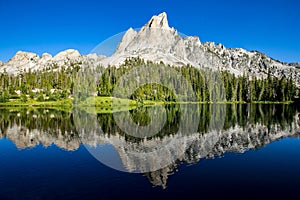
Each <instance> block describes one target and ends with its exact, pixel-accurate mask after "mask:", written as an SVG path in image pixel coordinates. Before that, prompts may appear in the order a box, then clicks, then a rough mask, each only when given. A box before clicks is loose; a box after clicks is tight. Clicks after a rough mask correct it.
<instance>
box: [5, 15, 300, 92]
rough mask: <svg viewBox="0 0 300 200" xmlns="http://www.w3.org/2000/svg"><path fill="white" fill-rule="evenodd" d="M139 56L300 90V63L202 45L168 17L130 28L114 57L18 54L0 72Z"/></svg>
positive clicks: (74, 52)
mask: <svg viewBox="0 0 300 200" xmlns="http://www.w3.org/2000/svg"><path fill="white" fill-rule="evenodd" d="M132 57H140V58H143V59H144V60H150V61H153V62H161V61H162V62H164V63H165V64H170V65H176V66H182V65H191V66H194V67H196V68H211V69H213V70H226V71H229V72H230V73H233V74H235V75H236V76H240V75H243V74H246V75H248V76H249V77H257V78H266V77H267V74H268V73H270V74H272V75H273V76H275V77H279V78H280V77H286V78H292V79H293V80H294V81H295V83H296V85H297V87H300V76H299V74H300V64H299V63H284V62H280V61H278V60H275V59H272V58H270V57H268V56H266V55H265V54H263V53H261V52H258V51H250V52H249V51H246V50H245V49H242V48H226V47H225V46H224V45H222V44H215V43H214V42H201V41H200V39H199V37H196V36H188V37H183V36H181V34H179V33H178V31H177V30H176V29H174V28H171V27H170V26H169V24H168V20H167V14H166V13H164V12H163V13H161V14H159V15H157V16H153V17H152V18H151V19H150V20H149V21H148V22H147V23H146V24H145V25H144V26H143V27H142V28H141V29H140V30H139V31H136V30H134V29H133V28H129V29H128V30H127V31H126V33H125V34H124V36H123V38H122V40H121V42H120V43H119V44H118V46H117V48H116V50H115V52H114V54H113V55H111V56H109V57H105V56H103V55H96V54H88V55H81V54H80V53H79V52H78V51H77V50H74V49H69V50H66V51H62V52H60V53H58V54H57V55H55V56H54V57H52V56H51V55H50V54H48V53H44V54H43V55H42V56H41V57H40V56H38V55H37V54H35V53H30V52H22V51H19V52H17V53H16V55H15V56H14V57H13V58H11V59H10V60H9V61H7V62H5V63H2V62H0V72H4V71H6V72H7V73H8V74H13V75H16V74H19V73H22V72H24V71H29V70H31V71H36V70H42V69H48V68H49V69H51V68H53V67H55V68H57V67H69V66H71V65H72V64H74V63H76V64H77V65H83V64H84V63H89V65H90V64H92V65H94V66H96V65H103V66H108V65H115V66H119V65H120V64H122V63H123V62H124V61H125V59H126V58H132Z"/></svg>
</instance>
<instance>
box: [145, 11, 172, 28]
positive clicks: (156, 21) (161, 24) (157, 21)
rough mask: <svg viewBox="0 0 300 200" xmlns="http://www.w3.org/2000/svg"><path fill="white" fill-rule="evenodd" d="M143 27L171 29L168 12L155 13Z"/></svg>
mask: <svg viewBox="0 0 300 200" xmlns="http://www.w3.org/2000/svg"><path fill="white" fill-rule="evenodd" d="M143 28H163V29H170V27H169V23H168V19H167V13H165V12H162V13H160V14H159V15H154V16H153V17H151V19H150V20H149V22H148V23H147V24H145V26H144V27H143Z"/></svg>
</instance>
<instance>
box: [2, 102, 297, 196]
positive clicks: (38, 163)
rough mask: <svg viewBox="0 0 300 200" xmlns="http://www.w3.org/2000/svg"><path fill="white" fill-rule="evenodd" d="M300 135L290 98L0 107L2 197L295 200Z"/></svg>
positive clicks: (295, 110) (295, 111) (295, 109)
mask: <svg viewBox="0 0 300 200" xmlns="http://www.w3.org/2000/svg"><path fill="white" fill-rule="evenodd" d="M129 122H130V123H129ZM162 122H164V123H162ZM132 124H135V125H137V124H138V125H139V126H138V127H142V128H144V129H142V131H141V130H137V126H133V127H132ZM129 126H131V127H129ZM130 133H134V134H130ZM299 134H300V106H299V105H296V104H182V105H178V104H174V105H160V106H144V107H139V108H136V109H132V110H129V111H119V112H116V113H110V112H107V113H105V112H103V113H97V112H96V113H93V112H86V111H83V110H71V111H70V110H64V109H59V108H55V107H53V108H37V107H1V108H0V199H1V200H2V199H166V198H170V199H178V198H198V199H220V198H231V199H248V198H249V199H258V198H259V199H261V198H264V199H268V198H272V197H274V198H285V199H297V197H298V196H299V193H298V190H299V186H300V173H299V171H298V170H299V169H300V140H299ZM298 198H299V197H298Z"/></svg>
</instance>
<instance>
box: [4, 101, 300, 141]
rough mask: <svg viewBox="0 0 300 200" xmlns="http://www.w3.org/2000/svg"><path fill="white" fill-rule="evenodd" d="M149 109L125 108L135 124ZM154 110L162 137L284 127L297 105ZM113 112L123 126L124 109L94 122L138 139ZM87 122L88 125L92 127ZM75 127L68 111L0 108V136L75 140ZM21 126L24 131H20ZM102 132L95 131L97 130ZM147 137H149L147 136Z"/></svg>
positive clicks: (146, 119) (145, 121)
mask: <svg viewBox="0 0 300 200" xmlns="http://www.w3.org/2000/svg"><path fill="white" fill-rule="evenodd" d="M150 109H152V107H140V108H137V109H135V110H131V111H129V112H130V118H131V120H132V121H133V122H134V123H135V124H138V125H139V126H146V125H149V124H151V118H150V116H149V111H150ZM157 112H165V113H166V122H165V124H164V126H163V128H162V129H161V130H160V131H159V132H158V133H156V134H155V135H154V136H152V137H159V138H163V137H164V136H166V135H171V134H176V133H178V132H180V133H181V134H183V135H189V134H194V133H195V131H196V132H198V133H202V134H203V133H206V132H209V131H212V130H228V129H230V128H231V127H235V126H237V125H238V126H240V127H242V128H245V127H247V126H248V125H250V124H253V125H255V124H260V125H264V126H266V127H267V128H269V127H271V126H272V125H274V124H278V125H280V126H281V128H282V129H284V128H286V127H289V126H290V125H291V123H292V122H293V121H294V120H295V115H297V113H298V112H300V108H299V106H296V105H292V104H291V105H286V104H209V105H208V104H197V105H196V104H192V105H165V106H164V109H160V110H157ZM116 116H118V117H119V118H121V119H122V117H124V120H122V121H123V122H122V123H124V124H123V126H126V124H127V123H128V119H127V118H126V115H125V112H120V113H117V114H115V115H114V114H111V113H109V114H97V123H98V126H99V127H100V128H101V130H102V131H103V133H104V134H109V135H111V134H112V135H115V134H119V135H122V136H124V137H125V138H126V140H130V141H139V140H142V139H140V138H135V137H134V136H130V135H128V134H125V133H124V131H123V130H122V129H120V128H119V126H118V125H117V124H116V121H115V120H114V117H116ZM160 116H163V114H161V115H160V113H158V115H156V118H155V119H154V121H153V122H152V127H155V126H156V124H159V123H157V122H159V121H161V120H163V117H160ZM80 121H81V123H84V124H85V125H86V124H87V123H91V124H92V125H91V126H94V121H93V120H91V119H90V115H89V114H82V115H80ZM195 123H197V124H196V129H191V128H190V127H192V126H194V127H195ZM85 125H84V126H83V127H85ZM91 126H89V127H90V128H93V127H91ZM78 128H81V127H77V128H76V125H75V123H74V120H73V114H72V113H71V112H66V111H61V110H56V109H43V108H39V109H36V108H35V109H33V108H32V109H25V108H24V109H20V108H7V109H5V108H1V112H0V136H1V137H7V138H11V137H10V135H9V134H14V135H20V134H28V133H30V132H32V131H33V130H35V131H36V133H37V132H39V134H42V133H43V134H47V135H48V136H49V137H50V138H51V136H52V137H53V138H52V139H53V141H54V140H55V138H56V139H59V140H66V142H67V141H69V140H79V136H78V133H77V131H76V129H78ZM156 128H157V127H156ZM24 130H26V131H27V132H26V131H25V132H24ZM150 130H151V129H150ZM91 131H92V130H91ZM189 131H192V132H189ZM103 133H102V132H99V133H98V134H103ZM50 138H49V139H50ZM148 139H151V137H149V138H148ZM53 141H52V142H53ZM61 142H64V141H61ZM36 143H38V142H36Z"/></svg>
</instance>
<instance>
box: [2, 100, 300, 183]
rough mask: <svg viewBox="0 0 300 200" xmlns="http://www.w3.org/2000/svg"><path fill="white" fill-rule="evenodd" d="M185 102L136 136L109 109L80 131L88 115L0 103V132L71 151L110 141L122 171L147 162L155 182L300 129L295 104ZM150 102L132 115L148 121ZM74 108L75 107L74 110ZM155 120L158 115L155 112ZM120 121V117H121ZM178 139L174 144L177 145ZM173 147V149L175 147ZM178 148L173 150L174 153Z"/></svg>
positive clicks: (22, 142) (17, 140)
mask: <svg viewBox="0 0 300 200" xmlns="http://www.w3.org/2000/svg"><path fill="white" fill-rule="evenodd" d="M181 106H185V107H186V108H187V109H185V110H186V111H187V112H186V113H181V112H180V106H179V105H166V106H164V107H165V109H166V114H167V120H166V123H165V125H164V127H163V128H162V130H160V131H159V133H157V134H156V135H154V136H152V137H149V138H136V137H133V136H130V135H127V134H126V133H124V132H123V131H122V130H121V129H120V128H119V126H117V125H116V122H115V120H114V115H113V114H97V116H96V119H97V122H98V126H99V127H101V130H102V131H101V132H99V131H97V128H95V129H93V124H92V125H91V126H87V127H89V130H87V131H82V130H79V129H78V127H77V128H76V125H75V124H76V120H78V117H80V120H81V121H82V122H85V124H88V123H89V122H91V123H92V121H91V120H90V119H89V118H90V115H89V114H87V113H85V112H83V111H80V113H79V114H78V113H76V115H75V113H72V112H65V111H60V110H56V109H41V108H31V109H22V108H7V109H5V108H1V114H0V138H7V139H9V140H10V141H12V142H13V143H14V144H15V146H16V147H17V148H18V149H25V148H30V147H34V146H37V145H39V144H42V145H43V146H44V147H48V146H50V145H52V144H54V145H56V146H57V147H59V148H61V149H64V150H66V151H76V150H77V149H78V148H79V147H80V145H88V146H92V147H96V146H99V145H103V144H110V145H112V146H114V148H115V149H116V151H117V153H118V155H119V157H120V160H121V161H122V164H123V165H124V168H125V169H126V170H127V171H131V172H132V171H141V172H143V171H145V170H143V169H145V167H146V166H148V167H150V169H156V170H154V171H151V172H145V173H144V174H145V175H146V176H147V177H148V178H149V180H150V181H151V183H152V184H153V185H155V186H162V187H163V188H165V187H166V185H167V179H168V176H169V175H170V174H173V173H174V172H176V169H177V167H178V165H180V164H182V163H197V162H198V161H199V160H200V159H203V158H213V157H215V156H221V155H223V154H224V153H226V152H238V153H243V152H245V151H247V150H250V149H259V148H261V147H263V146H265V145H266V144H269V143H271V142H273V141H276V140H279V139H281V138H285V137H298V135H299V133H300V114H299V113H300V109H299V107H298V106H296V105H284V104H276V105H275V104H272V105H271V104H270V105H267V104H266V105H261V104H251V105H250V104H248V105H247V104H210V105H205V104H200V105H181ZM148 109H149V107H145V108H138V109H136V110H132V111H130V114H131V118H132V120H133V121H134V122H135V123H137V124H140V125H147V124H148V123H150V118H149V116H148ZM76 112H78V111H76ZM119 115H120V117H122V112H121V113H119ZM182 115H185V117H186V120H187V121H186V125H185V126H183V128H181V129H180V132H178V130H179V123H180V122H179V118H180V117H181V116H182ZM195 118H198V119H199V122H197V123H198V124H197V127H198V128H197V129H198V130H197V131H196V132H189V126H188V125H189V124H190V123H193V120H194V119H195ZM156 120H157V121H159V120H160V119H159V118H157V119H156ZM124 123H125V122H124ZM171 141H172V144H174V146H173V147H172V149H171V150H170V151H165V154H153V156H152V157H151V159H150V158H149V159H148V160H146V161H145V159H143V157H142V156H143V155H144V154H133V153H132V152H148V151H151V150H153V149H155V148H158V147H159V146H160V145H161V146H164V145H166V144H168V143H170V142H171ZM176 145H177V146H176ZM174 149H176V151H174ZM173 154H176V156H177V157H176V160H174V162H172V163H171V164H170V165H168V166H164V167H163V168H160V167H157V165H159V163H161V161H162V160H168V159H169V160H172V158H173V157H174V155H173ZM177 154H178V155H177Z"/></svg>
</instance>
